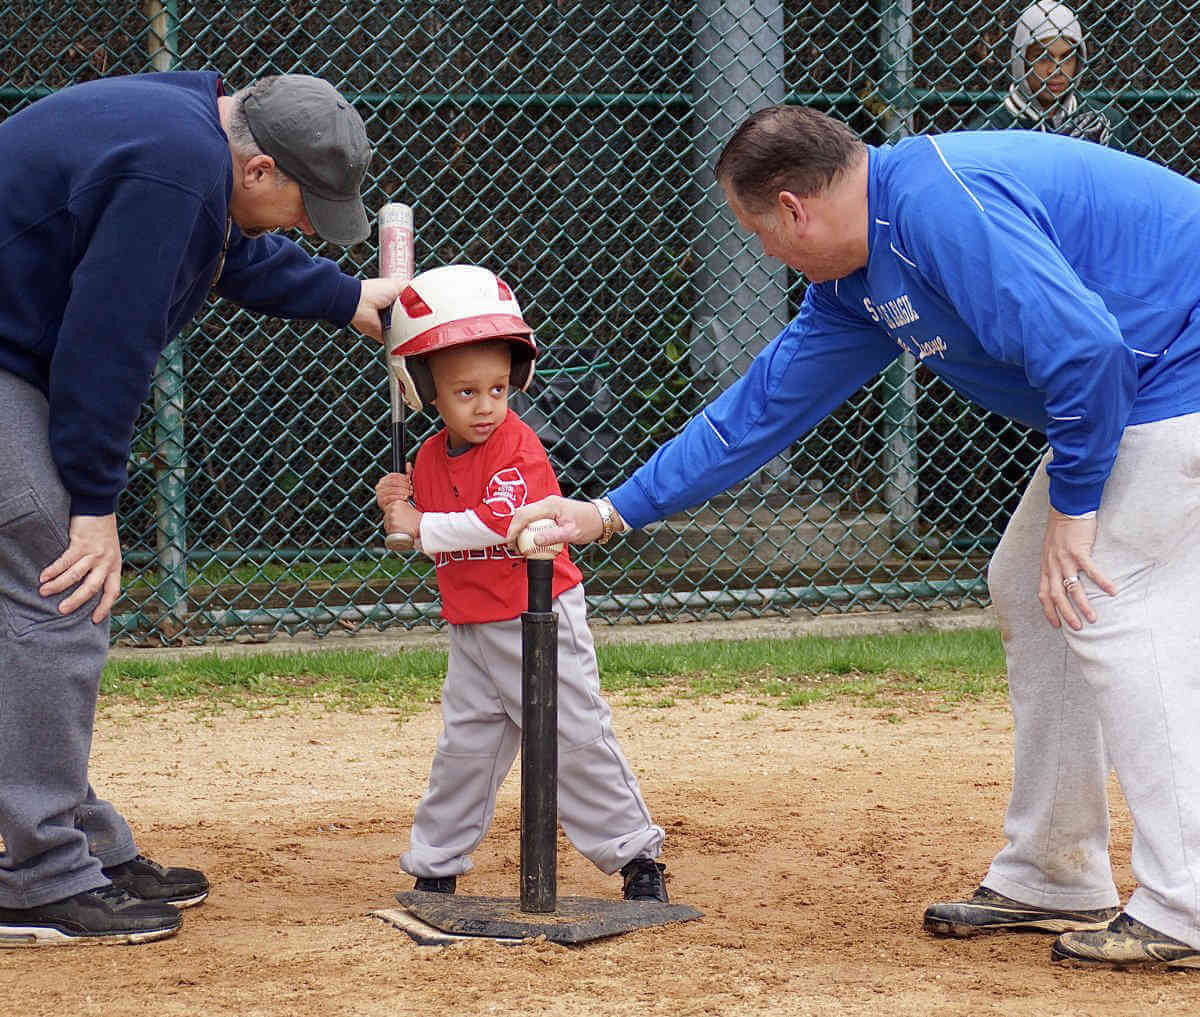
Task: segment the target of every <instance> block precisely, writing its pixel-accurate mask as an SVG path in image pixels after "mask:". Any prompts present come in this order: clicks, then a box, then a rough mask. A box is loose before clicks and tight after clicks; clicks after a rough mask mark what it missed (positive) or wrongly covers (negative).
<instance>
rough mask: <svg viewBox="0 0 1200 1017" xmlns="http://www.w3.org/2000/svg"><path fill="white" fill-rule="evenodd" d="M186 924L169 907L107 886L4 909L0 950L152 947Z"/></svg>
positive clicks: (1, 915)
mask: <svg viewBox="0 0 1200 1017" xmlns="http://www.w3.org/2000/svg"><path fill="white" fill-rule="evenodd" d="M182 924H183V916H182V915H180V913H179V909H178V908H175V907H172V906H171V905H170V904H160V903H157V902H154V901H146V900H139V899H138V898H137V897H131V896H130V895H129V894H127V893H126V892H125V891H124V890H120V889H118V888H117V887H115V886H102V887H100V888H99V889H96V890H84V891H83V892H82V893H77V894H75V895H74V896H73V897H68V898H66V900H57V901H54V902H52V903H50V904H40V905H38V907H35V908H0V947H14V946H68V945H70V944H73V943H79V944H87V943H148V942H150V941H151V940H154V939H165V938H166V937H167V936H173V935H175V933H177V932H178V931H179V926H180V925H182Z"/></svg>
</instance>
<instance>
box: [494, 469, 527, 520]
mask: <svg viewBox="0 0 1200 1017" xmlns="http://www.w3.org/2000/svg"><path fill="white" fill-rule="evenodd" d="M528 494H529V490H528V488H527V487H526V486H525V478H524V477H523V476H521V471H520V470H519V469H517V467H515V466H510V467H508V468H507V469H503V470H500V471H499V472H498V473H495V474H493V475H492V479H491V480H489V481H488V482H487V488H486V489H485V490H484V492H483V503H484V504H485V505H488V506H490V507H491V509H492V511H493V512H494V513H495V514H496V515H497V516H511V515H512V514H513V513H514V512H516V511H517V509H519V508H520V507H521V506H522V505H524V504H525V499H526V497H527V496H528Z"/></svg>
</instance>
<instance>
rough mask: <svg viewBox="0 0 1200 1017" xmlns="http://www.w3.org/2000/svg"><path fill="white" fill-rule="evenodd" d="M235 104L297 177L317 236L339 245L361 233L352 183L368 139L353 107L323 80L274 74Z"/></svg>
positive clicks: (366, 228) (365, 158)
mask: <svg viewBox="0 0 1200 1017" xmlns="http://www.w3.org/2000/svg"><path fill="white" fill-rule="evenodd" d="M243 109H244V110H245V112H246V122H247V124H248V125H249V126H250V133H251V134H253V135H254V140H255V141H256V142H257V143H258V147H259V148H261V149H262V150H263V152H264V153H265V154H267V155H269V156H270V157H271V158H272V159H274V160H275V164H276V165H277V166H278V167H279V168H280V169H281V170H283V172H284V173H286V174H287V175H288V176H290V177H292V178H293V179H294V180H296V181H297V182H298V183H299V184H300V194H301V195H302V197H303V198H304V210H305V212H307V213H308V218H309V220H310V221H311V222H312V224H313V229H315V230H316V231H317V233H318V234H319V235H320V236H321V237H322V239H324V240H328V241H329V242H330V243H334V244H341V245H342V246H343V247H345V246H348V245H350V244H357V243H359V242H360V241H363V240H366V239H367V237H368V236H370V233H371V227H370V224H369V223H368V222H367V211H366V209H365V208H363V203H362V195H361V193H360V190H361V188H362V180H363V176H364V175H365V174H366V172H367V163H368V162H370V161H371V145H370V142H369V141H367V129H366V128H365V127H364V126H363V122H362V117H360V116H359V115H358V113H357V112H356V111H355V109H354V107H353V106H351V105H350V103H348V102H347V101H346V100H345V99H343V98H342V97H341V96H340V95H339V94H338V91H337V89H336V88H334V87H333V86H332V85H331V84H329V82H328V81H322V80H321V79H320V78H311V77H309V76H308V75H307V74H281V75H279V76H278V77H276V78H274V79H273V80H271V81H269V82H267V83H266V87H265V88H259V89H256V90H255V91H253V92H251V93H250V94H249V95H247V96H246V99H245V101H244V103H243Z"/></svg>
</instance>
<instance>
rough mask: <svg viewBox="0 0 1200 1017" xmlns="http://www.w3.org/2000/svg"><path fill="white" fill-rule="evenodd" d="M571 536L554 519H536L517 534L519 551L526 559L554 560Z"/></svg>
mask: <svg viewBox="0 0 1200 1017" xmlns="http://www.w3.org/2000/svg"><path fill="white" fill-rule="evenodd" d="M570 536H571V534H570V533H569V532H568V530H567V528H566V527H562V526H559V525H558V524H557V523H556V522H555V521H554V520H553V519H535V520H534V521H533V522H531V523H530V524H529V525H528V526H526V527H525V528H524V529H523V530H521V532H520V533H518V534H517V550H518V551H520V552H521V554H523V555H524V556H525V557H526V558H554V557H556V556H557V555H558V553H559V552H560V551H561V550H562V549H563V541H564V540H567V539H569V538H570Z"/></svg>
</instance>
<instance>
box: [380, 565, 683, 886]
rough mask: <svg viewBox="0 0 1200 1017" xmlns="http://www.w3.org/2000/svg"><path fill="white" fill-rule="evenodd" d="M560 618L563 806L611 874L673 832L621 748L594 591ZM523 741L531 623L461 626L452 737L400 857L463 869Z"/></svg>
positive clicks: (567, 597)
mask: <svg viewBox="0 0 1200 1017" xmlns="http://www.w3.org/2000/svg"><path fill="white" fill-rule="evenodd" d="M554 610H555V613H556V614H557V615H558V813H559V819H560V821H561V823H562V828H563V832H564V833H565V834H566V835H567V837H568V838H569V839H570V841H571V843H572V844H574V845H575V847H576V848H577V849H578V850H579V852H580V854H582V855H583V856H584V857H586V858H588V859H590V860H591V861H592V862H593V863H595V865H596V866H597V867H598V868H600V869H601V871H603V872H606V873H612V872H616V871H617V869H619V868H620V867H621V866H622V865H624V864H625V863H626V862H628V861H629V860H630V859H632V858H636V857H637V856H638V855H648V856H650V857H657V856H658V853H659V849H660V848H661V846H662V842H663V836H664V835H663V831H662V829H661V828H660V827H658V826H655V825H654V824H653V822H651V819H650V812H649V810H648V809H647V808H646V803H645V802H644V801H643V800H642V793H641V790H640V789H639V788H638V782H637V778H636V777H634V775H633V772H632V771H631V770H630V768H629V764H628V763H627V762H626V760H625V756H624V755H623V754H622V753H621V749H620V747H619V746H618V745H617V739H616V735H614V734H613V729H612V711H611V710H609V707H608V703H606V702H605V701H604V697H603V696H601V695H600V676H599V672H598V671H597V668H596V651H595V647H594V646H593V644H592V634H591V632H590V630H589V629H588V625H587V606H586V601H585V599H584V594H583V586H582V585H577V586H575V587H573V588H572V589H570V590H567V591H566V592H564V593H563V594H562V595H561V596H560V597H558V598H556V599H555V601H554ZM520 747H521V619H520V618H514V619H513V620H512V621H503V622H487V623H484V624H479V625H451V626H450V658H449V662H448V664H447V667H446V680H445V682H444V683H443V685H442V734H441V736H440V737H439V738H438V744H437V751H436V753H435V754H434V757H433V766H432V768H431V770H430V773H429V788H428V790H427V791H426V792H425V796H424V797H423V798H422V799H421V801H420V803H419V804H418V805H417V810H416V815H415V816H414V817H413V827H412V840H411V844H410V847H409V850H408V851H407V852H405V854H404V855H403V857H402V858H401V859H400V865H401V867H402V868H403V869H404V871H405V872H409V873H411V874H412V875H414V876H457V875H461V874H462V873H464V872H469V871H470V870H471V868H472V863H471V860H470V857H469V856H470V854H471V852H472V851H474V850H475V848H476V847H478V846H479V842H480V841H481V840H483V837H484V834H486V833H487V830H488V827H489V826H490V825H491V822H492V815H493V813H494V812H495V809H496V792H497V791H498V790H499V788H500V784H501V783H502V782H503V780H504V778H505V776H506V775H507V773H508V771H509V768H510V767H511V766H512V764H513V760H514V759H516V756H517V752H518V750H519V749H520Z"/></svg>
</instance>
